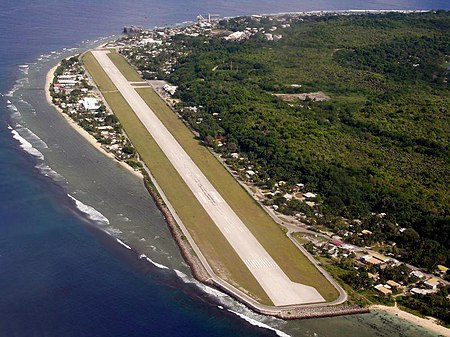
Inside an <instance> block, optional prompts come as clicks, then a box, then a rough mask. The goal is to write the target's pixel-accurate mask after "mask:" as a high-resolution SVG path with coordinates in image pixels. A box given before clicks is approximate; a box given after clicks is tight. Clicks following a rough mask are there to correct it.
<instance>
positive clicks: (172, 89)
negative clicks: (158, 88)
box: [163, 84, 178, 96]
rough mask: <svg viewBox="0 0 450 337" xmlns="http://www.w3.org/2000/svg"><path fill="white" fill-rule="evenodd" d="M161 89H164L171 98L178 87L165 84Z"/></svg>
mask: <svg viewBox="0 0 450 337" xmlns="http://www.w3.org/2000/svg"><path fill="white" fill-rule="evenodd" d="M163 89H164V90H165V91H166V92H167V93H169V94H170V95H171V96H173V95H174V94H175V91H177V89H178V87H177V86H176V85H168V84H165V85H164V86H163Z"/></svg>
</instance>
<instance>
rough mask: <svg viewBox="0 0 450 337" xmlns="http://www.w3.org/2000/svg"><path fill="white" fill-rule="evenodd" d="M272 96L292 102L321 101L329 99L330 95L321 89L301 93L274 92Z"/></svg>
mask: <svg viewBox="0 0 450 337" xmlns="http://www.w3.org/2000/svg"><path fill="white" fill-rule="evenodd" d="M274 96H277V97H279V98H281V99H282V100H283V101H286V102H292V101H295V100H300V101H306V100H311V101H316V102H323V101H329V100H330V97H329V96H327V95H325V94H324V93H323V92H322V91H317V92H307V93H303V94H274Z"/></svg>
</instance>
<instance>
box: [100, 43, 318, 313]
mask: <svg viewBox="0 0 450 337" xmlns="http://www.w3.org/2000/svg"><path fill="white" fill-rule="evenodd" d="M108 53H109V52H108V51H106V50H94V51H92V54H93V55H94V57H95V58H96V59H97V61H98V62H99V64H100V65H101V67H102V68H103V70H104V71H105V72H106V74H107V75H108V76H109V78H110V79H111V80H112V82H113V83H114V85H115V86H116V87H117V89H118V90H119V91H120V93H121V94H122V96H123V97H124V99H125V100H126V101H127V102H128V104H129V105H130V107H131V108H132V109H133V111H134V112H135V114H136V115H137V116H138V118H139V119H140V120H141V122H142V123H143V124H144V126H145V127H146V128H147V130H148V132H149V133H150V134H151V136H152V137H153V139H154V140H155V141H156V143H157V144H158V146H159V147H160V148H161V150H162V151H163V152H164V154H165V155H166V156H167V158H168V159H169V161H170V162H171V164H172V165H173V166H174V168H175V169H176V170H177V172H178V173H179V175H180V176H181V178H182V179H183V180H184V182H185V183H186V184H187V186H188V187H189V188H190V190H191V191H192V192H193V194H194V195H195V197H196V198H197V199H198V200H199V202H200V203H201V204H202V206H203V207H204V209H205V211H206V212H207V213H208V215H209V216H210V217H211V219H212V220H213V221H214V223H215V224H216V226H217V227H218V228H219V230H220V231H221V232H222V233H223V235H224V236H225V238H226V239H227V240H228V242H229V243H230V244H231V246H232V247H233V249H234V250H235V251H236V253H237V254H238V255H239V257H240V258H241V259H242V261H243V262H244V263H245V265H246V266H247V268H248V269H249V270H250V272H251V273H252V274H253V276H254V277H255V278H256V280H257V281H258V282H259V284H260V285H261V287H262V288H263V289H264V291H265V292H266V293H267V295H268V296H269V298H270V299H271V300H272V302H273V303H274V304H275V305H276V306H284V305H295V304H307V303H319V302H324V301H325V300H324V298H323V297H322V296H321V295H320V294H319V292H318V291H317V290H316V289H315V288H313V287H310V286H306V285H302V284H299V283H295V282H292V281H291V280H290V279H289V278H288V277H287V275H286V274H285V273H284V272H283V270H282V269H281V268H280V267H279V266H278V264H277V263H276V262H275V261H274V260H273V258H272V257H271V256H270V255H269V254H268V253H267V251H266V250H265V249H264V247H263V246H262V245H261V244H260V243H259V242H258V240H256V238H255V237H254V236H253V234H252V233H251V232H250V231H249V230H248V228H247V227H246V226H245V224H244V223H243V222H242V221H241V220H240V218H239V217H238V216H237V215H236V213H235V212H234V211H233V210H232V209H231V207H230V206H229V205H228V204H227V202H226V201H225V200H224V199H223V198H222V196H221V195H220V194H219V193H218V191H217V190H216V189H215V188H214V186H213V185H212V184H211V183H210V182H209V181H208V179H207V178H206V177H205V175H204V174H203V173H202V172H201V171H200V169H199V168H198V167H197V165H196V164H195V163H194V162H193V161H192V159H191V158H190V157H189V155H188V154H187V153H186V152H185V151H184V150H183V148H182V147H181V145H180V144H179V143H178V142H177V141H176V139H175V138H174V137H173V136H172V134H171V133H170V132H169V131H168V130H167V128H166V127H165V126H164V125H163V124H162V123H161V121H160V120H159V119H158V117H157V116H156V115H155V114H154V112H153V111H152V110H151V109H150V107H149V106H148V105H147V104H146V103H145V102H144V100H143V99H142V98H141V97H140V95H139V94H138V93H137V92H136V90H135V89H136V87H134V86H133V82H128V81H127V79H126V78H125V77H124V76H123V75H122V73H121V72H120V71H119V69H117V67H116V66H115V65H114V63H113V62H112V61H111V60H110V58H109V57H108V55H107V54H108ZM281 249H282V248H281Z"/></svg>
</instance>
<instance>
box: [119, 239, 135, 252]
mask: <svg viewBox="0 0 450 337" xmlns="http://www.w3.org/2000/svg"><path fill="white" fill-rule="evenodd" d="M116 241H117V242H118V243H120V244H121V245H122V246H124V247H125V248H126V249H129V250H131V247H130V246H128V245H127V244H126V243H125V242H123V241H122V240H119V239H117V238H116Z"/></svg>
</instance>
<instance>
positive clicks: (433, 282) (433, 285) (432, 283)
mask: <svg viewBox="0 0 450 337" xmlns="http://www.w3.org/2000/svg"><path fill="white" fill-rule="evenodd" d="M423 284H424V285H426V286H427V288H430V289H437V287H438V286H439V280H438V279H437V278H435V277H432V278H429V279H428V280H426V281H425V282H424V283H423Z"/></svg>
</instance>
